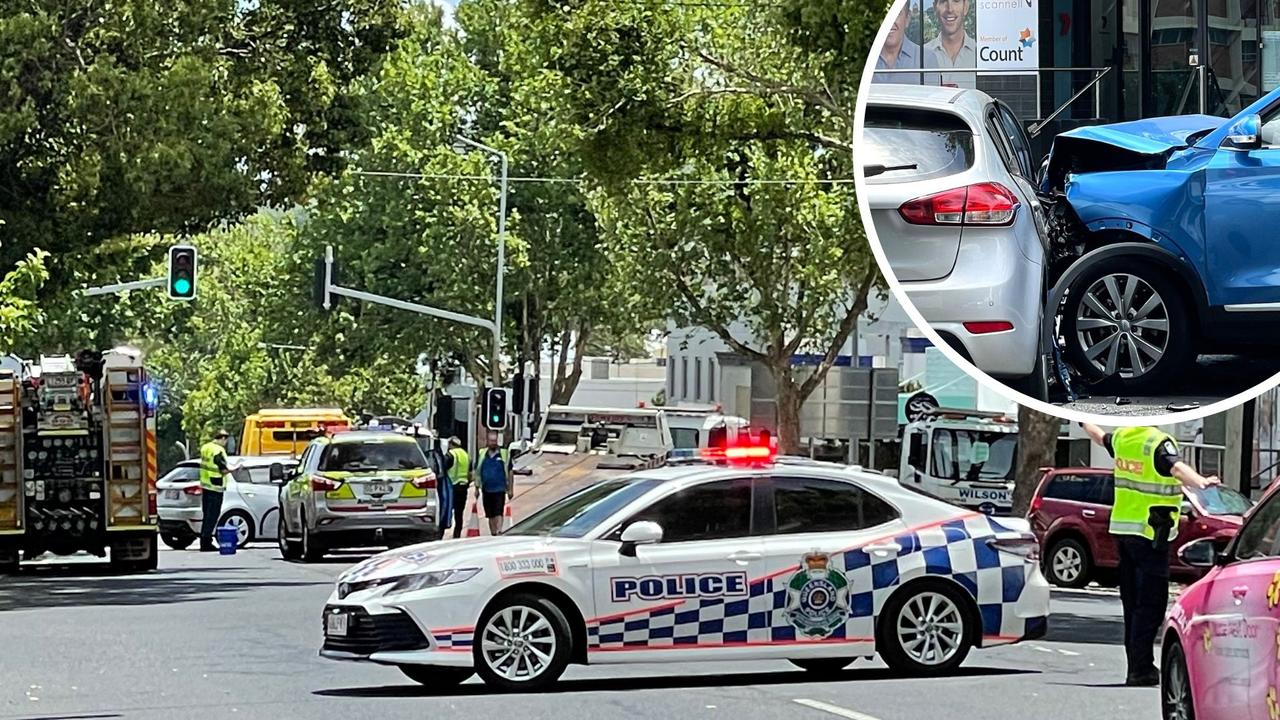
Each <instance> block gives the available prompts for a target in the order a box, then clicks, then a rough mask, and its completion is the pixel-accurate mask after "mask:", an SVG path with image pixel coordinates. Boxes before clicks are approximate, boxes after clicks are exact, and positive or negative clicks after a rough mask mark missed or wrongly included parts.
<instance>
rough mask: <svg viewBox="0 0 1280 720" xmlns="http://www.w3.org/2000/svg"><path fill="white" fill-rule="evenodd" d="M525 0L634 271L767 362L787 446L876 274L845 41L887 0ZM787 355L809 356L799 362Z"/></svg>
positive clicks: (872, 22) (863, 48)
mask: <svg viewBox="0 0 1280 720" xmlns="http://www.w3.org/2000/svg"><path fill="white" fill-rule="evenodd" d="M877 4H879V3H877ZM535 6H536V7H537V8H538V10H539V13H540V14H539V16H538V17H539V18H540V20H541V21H542V23H543V25H540V26H538V29H539V30H540V31H542V32H550V33H553V34H554V38H555V42H547V43H544V47H545V48H546V50H545V52H546V53H547V55H546V57H545V59H544V65H546V66H547V67H553V68H556V69H557V71H558V72H560V73H562V74H564V76H565V77H566V79H567V81H568V82H569V83H570V84H571V85H572V87H573V88H574V92H573V93H572V95H571V96H570V97H569V98H568V99H569V101H570V103H571V104H570V105H569V106H568V107H569V108H570V112H571V114H570V117H572V118H573V119H574V121H575V122H576V123H577V124H579V125H580V126H582V127H583V128H584V129H585V130H586V132H585V135H584V136H583V138H582V141H581V143H580V144H581V148H582V150H581V151H582V153H583V154H584V157H585V159H586V167H587V170H588V172H589V173H590V175H591V177H592V178H593V179H594V180H595V182H596V189H595V191H594V192H593V194H592V201H593V203H592V207H593V208H594V210H595V212H596V214H597V216H598V217H599V218H600V220H601V222H602V223H603V224H604V225H605V227H606V230H607V231H608V233H609V237H610V238H611V239H612V240H613V241H614V242H616V243H618V244H619V245H620V246H621V247H623V248H625V250H626V251H627V253H628V263H627V268H628V272H629V274H633V275H635V276H637V277H640V278H642V279H643V281H644V282H643V286H644V287H645V288H646V291H648V292H651V293H653V294H655V295H658V296H660V297H662V298H663V300H665V301H666V302H668V303H669V305H670V307H671V308H672V309H673V313H672V315H673V319H675V320H676V321H677V322H681V323H687V324H693V325H698V326H702V327H705V328H708V329H709V330H711V331H712V332H713V333H715V334H716V335H717V336H719V338H720V339H721V340H723V341H724V342H725V343H726V344H727V345H728V346H729V347H730V348H732V349H733V350H734V351H735V352H737V353H738V354H740V355H742V356H744V357H746V358H748V359H750V360H754V361H756V362H759V363H760V364H761V365H763V366H764V367H765V368H766V369H767V371H768V372H769V373H770V375H771V376H772V379H773V380H774V383H775V385H776V387H777V400H778V405H777V411H778V436H779V444H780V448H781V450H782V451H783V452H796V451H797V450H798V449H799V417H800V407H801V405H802V404H803V402H804V401H805V400H806V399H807V398H808V397H809V396H810V395H811V394H812V393H813V391H814V390H815V389H816V388H817V387H818V386H819V385H820V384H821V382H822V381H823V380H824V378H825V376H826V374H827V373H828V371H829V370H830V368H831V367H832V366H833V365H834V363H835V361H836V359H837V357H838V356H839V354H840V353H841V352H842V350H843V349H844V347H845V346H846V344H847V343H848V342H849V340H850V337H851V336H852V335H853V333H854V331H855V330H856V327H857V322H858V319H859V317H861V316H862V315H863V314H864V313H865V312H866V310H867V308H868V305H869V298H870V297H871V296H872V295H873V293H877V292H879V291H880V288H881V285H882V281H881V278H880V275H879V271H878V268H877V266H876V263H875V261H874V259H873V258H872V256H871V253H870V251H869V249H868V246H867V243H866V239H865V235H864V233H863V231H862V227H861V222H860V218H859V216H858V210H857V204H856V201H855V198H854V194H853V188H852V186H851V185H850V184H849V183H848V179H849V178H850V177H851V171H852V146H851V143H850V142H849V140H848V139H847V138H850V137H851V136H852V127H853V125H852V118H853V100H854V88H856V87H857V81H858V76H859V75H860V72H861V67H860V63H854V62H851V61H849V60H848V58H846V57H842V53H850V52H851V53H852V55H851V56H850V57H865V56H866V53H867V51H868V49H869V48H870V40H871V37H872V36H873V34H874V32H875V29H876V28H878V26H879V23H880V22H881V21H882V20H883V17H884V13H883V8H881V9H880V11H879V12H878V13H876V12H874V11H866V10H862V9H856V8H855V5H854V3H851V2H850V3H823V4H822V7H821V8H819V9H818V11H817V12H812V11H810V10H809V9H806V7H805V6H804V5H802V4H800V3H798V2H797V3H783V4H782V6H781V7H779V8H775V9H772V10H764V9H760V8H752V7H747V6H743V7H732V6H721V5H719V4H717V5H716V6H715V7H710V6H701V5H696V4H691V6H684V5H669V4H665V3H657V2H655V3H636V4H626V5H618V4H615V3H610V2H606V1H605V0H584V1H583V2H575V3H551V2H535ZM813 38H819V39H821V40H822V42H821V43H819V44H818V48H819V49H818V50H817V51H816V52H814V51H812V50H809V49H807V48H806V47H804V45H805V44H807V43H809V42H810V41H811V40H812V39H813ZM849 38H852V40H850V39H849ZM672 178H674V179H675V180H676V182H669V179H672ZM777 180H784V181H785V182H783V183H778V184H775V181H777ZM799 353H813V354H816V355H818V356H819V358H820V359H819V361H818V363H817V365H816V366H814V367H812V368H799V367H795V365H794V362H793V358H794V356H796V355H797V354H799Z"/></svg>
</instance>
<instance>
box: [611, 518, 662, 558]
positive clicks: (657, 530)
mask: <svg viewBox="0 0 1280 720" xmlns="http://www.w3.org/2000/svg"><path fill="white" fill-rule="evenodd" d="M658 542H662V526H661V525H659V524H658V523H656V522H651V521H649V520H640V521H638V522H633V523H631V524H630V525H628V526H627V529H626V530H623V531H622V547H621V548H618V552H619V553H621V554H623V555H626V556H627V557H635V556H636V546H637V545H652V544H654V543H658Z"/></svg>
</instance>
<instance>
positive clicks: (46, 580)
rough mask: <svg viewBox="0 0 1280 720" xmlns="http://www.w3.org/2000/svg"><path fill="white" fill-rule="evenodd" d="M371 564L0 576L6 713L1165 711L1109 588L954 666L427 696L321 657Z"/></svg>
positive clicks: (669, 675)
mask: <svg viewBox="0 0 1280 720" xmlns="http://www.w3.org/2000/svg"><path fill="white" fill-rule="evenodd" d="M361 557H363V555H360V554H355V553H352V554H344V555H341V556H337V557H333V558H330V559H329V560H327V561H326V562H324V563H320V564H315V565H301V564H292V563H287V562H284V561H282V560H280V559H279V557H278V555H277V553H276V551H275V548H274V547H272V546H268V545H262V546H254V547H252V548H251V549H249V550H247V551H241V552H239V553H237V554H236V555H235V556H230V557H223V556H219V555H217V554H200V553H196V552H192V551H181V552H177V551H170V550H167V549H166V550H164V551H162V553H161V561H160V570H159V571H158V572H156V573H154V574H144V575H130V576H112V575H109V574H107V573H106V572H105V571H97V570H95V569H93V568H91V567H90V566H84V565H80V566H76V567H73V568H59V567H56V566H54V567H44V568H39V569H35V570H29V571H24V572H23V574H21V575H20V576H18V577H17V578H7V579H4V580H0V640H2V641H3V647H2V648H0V678H3V682H0V718H6V719H8V718H54V717H62V718H65V717H71V716H75V717H85V718H87V717H93V718H154V719H156V720H161V719H164V720H171V719H172V718H177V717H183V718H186V717H202V716H212V715H215V714H216V715H218V716H219V717H222V718H227V717H236V718H268V719H270V720H280V719H282V718H335V719H336V718H341V719H342V720H351V718H378V719H379V720H382V719H384V718H401V717H403V718H424V717H428V718H430V717H450V718H487V717H504V716H511V715H512V713H516V715H515V717H519V718H521V720H524V719H525V718H555V719H556V720H573V719H576V718H581V719H583V720H586V719H588V718H589V719H590V720H604V719H606V718H664V719H666V718H787V719H789V720H797V719H799V720H803V719H805V718H814V719H816V718H823V717H827V718H832V717H846V718H854V720H866V719H867V718H873V719H877V720H909V719H912V718H938V717H946V718H948V719H949V720H950V719H954V720H963V719H972V720H987V719H988V718H993V717H1007V718H1015V717H1016V718H1063V719H1066V718H1080V719H1081V720H1085V719H1088V720H1101V719H1104V718H1125V719H1126V720H1128V719H1129V718H1134V717H1151V718H1155V717H1159V707H1158V694H1157V691H1156V690H1154V689H1132V688H1125V687H1120V686H1118V685H1119V683H1120V681H1122V680H1123V666H1122V663H1123V656H1124V654H1123V648H1122V647H1121V646H1120V645H1119V644H1118V643H1119V642H1120V638H1121V630H1120V628H1121V619H1120V608H1119V600H1118V598H1117V597H1116V594H1115V592H1114V591H1112V590H1107V589H1098V588H1093V589H1090V590H1084V591H1071V592H1056V593H1055V596H1054V608H1053V610H1054V617H1053V618H1052V620H1051V622H1050V631H1049V634H1048V636H1047V637H1046V638H1045V639H1043V640H1038V641H1035V642H1030V643H1025V644H1022V645H1017V646H1012V647H1005V648H996V649H992V650H977V651H974V652H973V653H972V654H971V655H970V656H969V659H968V661H967V662H966V664H965V667H964V672H963V673H962V674H960V675H958V676H954V677H946V678H936V679H929V680H922V679H905V678H895V677H893V676H891V675H890V674H889V673H888V671H887V670H885V669H884V668H883V666H882V665H880V664H879V663H878V662H876V663H869V662H866V661H860V662H858V663H855V664H854V665H853V666H852V668H851V669H849V670H847V671H845V672H844V673H843V674H842V675H840V676H838V677H837V678H835V679H830V680H823V681H816V680H815V679H814V678H813V677H812V676H810V675H808V674H806V673H804V672H802V671H799V670H797V669H795V668H793V667H792V666H791V665H790V664H789V663H785V662H772V661H770V662H735V663H713V664H690V663H685V664H676V663H673V664H670V665H636V666H623V665H606V666H595V667H571V668H570V669H569V671H568V673H566V675H565V678H564V681H563V682H562V683H561V684H560V685H559V686H558V687H557V688H556V689H555V690H554V691H552V692H550V693H546V694H541V695H531V696H523V697H518V698H517V697H514V696H511V695H504V694H500V693H496V692H493V691H491V690H489V689H488V688H486V687H485V686H484V685H482V684H480V682H479V680H477V679H472V680H470V681H468V682H467V683H466V684H464V685H462V686H461V687H459V688H455V689H453V690H452V691H447V692H446V693H444V694H432V692H431V691H429V690H427V689H425V688H423V687H421V686H419V685H417V684H415V683H412V682H411V681H409V680H408V679H407V678H405V677H403V676H402V675H401V674H400V673H399V672H398V671H396V670H395V669H394V668H382V667H376V666H370V665H364V664H353V663H335V662H330V661H327V660H323V659H321V658H319V657H318V656H317V654H316V652H317V650H318V649H319V645H320V642H321V634H320V620H319V611H320V608H321V607H322V606H323V604H324V601H325V598H326V597H327V596H328V594H329V591H330V583H331V582H332V580H333V579H334V578H335V577H336V576H337V574H338V573H339V572H341V570H342V569H343V568H345V567H347V566H348V565H350V564H351V563H353V562H355V561H357V560H359V559H360V558H361ZM944 708H945V712H941V710H942V709H944Z"/></svg>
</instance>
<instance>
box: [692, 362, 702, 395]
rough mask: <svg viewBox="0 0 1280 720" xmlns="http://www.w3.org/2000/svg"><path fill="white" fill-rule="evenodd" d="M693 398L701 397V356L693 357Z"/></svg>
mask: <svg viewBox="0 0 1280 720" xmlns="http://www.w3.org/2000/svg"><path fill="white" fill-rule="evenodd" d="M693 399H694V400H701V399H702V358H694V359H693Z"/></svg>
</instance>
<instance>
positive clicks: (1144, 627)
mask: <svg viewBox="0 0 1280 720" xmlns="http://www.w3.org/2000/svg"><path fill="white" fill-rule="evenodd" d="M1115 540H1116V549H1117V550H1118V551H1119V555H1120V603H1121V605H1122V606H1123V607H1124V651H1125V655H1126V656H1127V657H1128V659H1129V674H1130V675H1135V674H1141V673H1147V672H1151V671H1152V670H1154V669H1155V652H1154V650H1153V647H1152V646H1153V645H1155V642H1156V633H1158V632H1159V631H1160V625H1161V624H1162V623H1163V622H1164V616H1165V611H1166V609H1167V608H1168V605H1169V544H1168V542H1161V543H1159V544H1153V543H1152V541H1150V540H1148V539H1146V538H1144V537H1138V536H1136V535H1117V536H1115Z"/></svg>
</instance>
